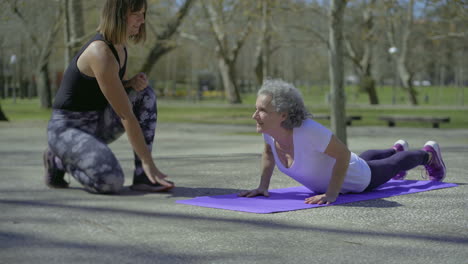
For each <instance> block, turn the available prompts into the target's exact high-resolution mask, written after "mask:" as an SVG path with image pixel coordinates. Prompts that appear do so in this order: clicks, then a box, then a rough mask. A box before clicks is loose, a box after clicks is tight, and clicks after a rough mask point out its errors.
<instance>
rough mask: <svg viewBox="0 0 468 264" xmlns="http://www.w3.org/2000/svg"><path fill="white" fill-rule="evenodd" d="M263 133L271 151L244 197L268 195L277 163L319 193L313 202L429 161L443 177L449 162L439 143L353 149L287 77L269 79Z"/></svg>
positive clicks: (260, 101) (258, 117) (261, 112)
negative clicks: (312, 109)
mask: <svg viewBox="0 0 468 264" xmlns="http://www.w3.org/2000/svg"><path fill="white" fill-rule="evenodd" d="M252 118H253V119H255V121H257V132H258V133H263V138H264V140H265V150H264V152H263V155H262V172H261V179H260V184H259V186H258V188H256V189H253V190H249V191H244V192H242V193H240V194H239V196H245V197H253V196H257V195H264V196H268V187H269V185H270V179H271V175H272V173H273V169H274V167H275V165H277V166H278V169H279V170H280V171H281V172H283V173H284V174H286V175H288V176H290V177H291V178H293V179H295V180H296V181H298V182H299V183H301V184H302V185H304V186H305V187H307V188H308V189H310V190H311V191H314V192H315V193H318V194H317V195H314V196H311V197H309V198H306V199H305V203H307V204H330V203H333V202H335V201H336V199H337V197H338V195H339V194H340V193H350V192H351V193H359V192H364V191H368V190H371V189H374V188H376V187H378V186H380V185H382V184H384V183H386V182H387V181H389V180H390V179H392V178H396V177H398V179H403V178H404V175H405V174H406V171H407V170H410V169H412V168H414V167H416V166H418V165H424V166H425V168H426V170H427V173H428V175H429V178H430V180H433V181H442V180H443V178H444V177H445V172H446V169H445V165H444V162H443V161H442V156H441V152H440V148H439V146H438V144H437V143H436V142H434V141H428V142H426V144H425V145H424V147H423V148H422V149H421V150H414V151H408V143H407V142H406V141H404V140H398V141H397V142H395V144H394V146H393V147H391V148H388V149H384V150H368V151H366V152H364V153H362V154H361V155H360V156H358V155H356V154H355V153H353V152H350V151H349V150H348V148H347V147H346V145H344V144H343V143H342V142H341V141H340V140H339V139H338V138H337V137H336V136H335V135H333V134H332V132H331V131H330V130H329V129H327V128H326V127H324V126H323V125H321V124H319V123H317V122H316V121H314V120H313V119H311V115H310V114H309V112H308V111H307V109H306V108H305V106H304V102H303V100H302V96H301V94H300V92H299V91H298V90H297V89H296V88H295V87H294V86H293V85H291V84H289V83H286V82H284V81H281V80H267V81H265V82H264V83H263V85H262V87H261V89H260V90H259V91H258V95H257V101H256V111H255V113H254V114H253V116H252Z"/></svg>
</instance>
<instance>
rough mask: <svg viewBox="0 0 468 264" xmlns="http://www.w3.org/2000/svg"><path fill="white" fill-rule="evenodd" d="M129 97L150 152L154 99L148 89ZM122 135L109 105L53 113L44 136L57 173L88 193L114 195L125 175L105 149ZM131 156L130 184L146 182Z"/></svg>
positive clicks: (118, 123) (136, 162)
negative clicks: (71, 179)
mask: <svg viewBox="0 0 468 264" xmlns="http://www.w3.org/2000/svg"><path fill="white" fill-rule="evenodd" d="M128 97H129V100H130V102H131V103H132V105H133V112H134V113H135V116H136V118H137V119H138V122H139V123H140V127H141V129H142V131H143V135H144V138H145V141H146V144H147V146H148V148H149V150H150V151H151V149H152V145H153V139H154V134H155V129H156V119H157V108H156V95H155V94H154V91H153V89H152V88H151V87H147V88H146V89H144V90H143V91H140V92H137V91H135V90H133V89H132V90H131V91H130V92H128ZM124 132H125V129H124V127H123V125H122V122H121V120H120V118H119V117H118V116H117V114H116V113H115V112H114V110H113V109H112V107H111V106H110V105H109V106H107V107H106V109H104V110H103V111H86V112H74V111H67V110H58V109H54V110H53V112H52V117H51V120H50V121H49V124H48V129H47V136H48V143H49V148H50V150H51V151H52V152H53V153H54V154H55V156H56V157H55V161H56V163H57V164H58V166H59V169H60V168H61V169H63V170H65V171H66V172H68V173H70V174H71V175H72V176H73V178H75V179H76V180H77V181H78V182H80V183H81V184H82V185H83V186H84V187H85V188H86V189H87V190H88V191H90V192H93V193H115V192H118V191H119V190H120V189H121V188H122V186H123V183H124V173H123V170H122V168H121V167H120V164H119V162H118V160H117V158H116V157H115V155H114V153H112V151H111V149H110V148H109V147H108V146H107V145H108V144H109V143H111V142H113V141H114V140H116V139H117V138H119V137H120V136H121V135H122V134H123V133H124ZM134 156H135V171H134V175H133V183H141V182H149V180H148V179H147V177H146V175H145V173H144V171H143V168H142V165H141V160H140V159H139V158H138V156H137V155H136V154H135V153H134Z"/></svg>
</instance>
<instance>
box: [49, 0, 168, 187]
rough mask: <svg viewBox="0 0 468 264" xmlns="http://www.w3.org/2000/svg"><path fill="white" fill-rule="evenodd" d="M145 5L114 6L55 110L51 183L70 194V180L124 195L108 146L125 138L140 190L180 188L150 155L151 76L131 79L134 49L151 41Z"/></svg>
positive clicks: (117, 0) (115, 0)
mask: <svg viewBox="0 0 468 264" xmlns="http://www.w3.org/2000/svg"><path fill="white" fill-rule="evenodd" d="M146 9H147V2H146V0H107V1H106V2H105V4H104V7H103V9H102V13H101V20H100V24H99V27H98V29H97V34H96V35H95V36H94V37H93V38H92V39H91V40H90V41H89V42H88V43H86V44H85V45H84V46H83V47H82V49H81V50H80V51H79V52H78V54H76V56H75V57H74V58H73V60H72V61H71V63H70V65H69V66H68V68H67V70H66V72H65V74H64V78H63V81H62V83H61V85H60V88H59V90H58V92H57V95H56V97H55V100H54V104H53V111H52V117H51V119H50V121H49V125H48V130H47V135H48V145H49V147H48V148H47V149H46V151H45V152H44V156H43V158H44V166H45V169H46V174H45V182H46V184H47V185H48V186H49V187H52V188H67V187H68V183H67V182H66V181H65V180H64V174H65V172H68V173H69V174H70V175H72V176H73V178H75V179H76V180H77V181H78V182H80V183H81V184H82V185H83V186H84V187H85V189H86V190H88V191H90V192H92V193H117V192H119V190H121V188H122V186H123V183H124V173H123V170H122V168H121V166H120V164H119V162H118V160H117V159H116V157H115V155H114V154H113V153H112V151H111V150H110V149H109V147H108V146H107V144H109V143H110V142H112V141H114V140H115V139H117V138H118V137H119V136H120V135H122V134H123V132H126V133H127V136H128V139H129V141H130V144H131V146H132V147H133V150H134V153H135V171H134V175H133V184H132V186H131V188H132V189H134V190H142V191H155V192H157V191H165V190H168V189H170V188H172V187H173V186H174V184H173V183H172V182H169V181H167V180H166V177H167V176H166V175H165V174H164V173H162V172H161V171H160V170H159V169H158V168H157V167H156V165H155V163H154V161H153V158H152V156H151V149H152V145H153V139H154V134H155V128H156V118H157V112H156V97H155V94H154V92H153V90H152V89H151V87H149V86H148V81H147V79H146V76H145V74H143V73H140V74H137V75H136V76H134V77H132V78H130V79H128V80H127V79H126V66H127V49H126V47H125V46H126V45H127V41H128V40H131V41H133V42H135V43H139V42H142V41H144V40H145V37H146V31H145V14H146Z"/></svg>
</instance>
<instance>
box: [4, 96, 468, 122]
mask: <svg viewBox="0 0 468 264" xmlns="http://www.w3.org/2000/svg"><path fill="white" fill-rule="evenodd" d="M361 96H362V95H361ZM304 98H305V102H306V104H307V106H308V108H309V110H310V111H311V112H312V114H329V112H330V111H329V106H327V104H326V102H325V100H323V97H322V98H321V99H320V100H319V99H317V98H316V97H314V98H312V96H310V95H307V94H305V93H304ZM0 105H1V107H2V109H3V111H4V113H5V114H6V115H7V117H8V118H9V119H10V120H11V121H35V120H42V121H46V120H48V119H49V117H50V113H51V110H50V109H40V107H39V100H38V99H17V100H16V103H14V102H13V101H12V100H11V99H4V100H0ZM254 109H255V95H254V94H248V95H245V96H244V97H243V104H240V105H229V104H227V103H226V102H224V101H222V100H220V99H209V100H201V101H197V102H194V101H189V100H186V99H179V100H169V99H160V100H159V101H158V111H159V113H158V121H159V122H188V123H205V124H240V125H253V124H254V121H253V120H252V119H251V116H252V114H253V112H254ZM346 111H347V115H360V116H362V120H359V121H354V122H353V124H352V125H353V126H386V122H385V121H380V120H378V116H380V115H392V114H398V115H418V116H419V115H421V116H448V117H450V119H451V120H450V123H442V124H440V127H441V128H468V107H466V106H465V107H461V106H460V107H454V106H445V107H444V106H436V107H430V106H427V105H421V106H417V107H414V106H408V105H388V104H386V105H377V106H371V105H368V104H364V103H359V104H358V103H356V104H350V105H348V106H347V110H346ZM318 121H319V122H320V123H322V124H324V125H326V126H329V124H330V122H329V121H328V120H318ZM396 125H397V126H399V127H400V126H401V127H428V128H430V127H432V125H431V124H429V123H416V122H400V123H397V124H396Z"/></svg>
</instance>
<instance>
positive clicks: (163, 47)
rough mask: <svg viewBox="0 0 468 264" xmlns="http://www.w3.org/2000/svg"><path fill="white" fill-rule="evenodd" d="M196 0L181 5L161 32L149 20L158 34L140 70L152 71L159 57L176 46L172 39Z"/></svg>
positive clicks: (189, 0)
mask: <svg viewBox="0 0 468 264" xmlns="http://www.w3.org/2000/svg"><path fill="white" fill-rule="evenodd" d="M194 1H195V0H186V1H185V2H184V4H183V5H181V6H180V8H179V10H178V11H177V12H176V14H175V15H174V16H173V17H172V18H171V19H170V20H169V22H168V23H166V24H165V26H166V27H165V28H164V29H163V30H162V33H160V34H158V33H156V31H155V30H154V29H153V28H152V27H151V24H150V23H148V22H147V24H148V25H149V26H148V27H149V28H150V29H152V31H153V33H154V34H155V35H156V43H155V44H154V46H153V47H152V48H151V50H150V52H149V54H148V56H147V57H146V60H145V62H144V63H143V66H142V67H141V68H140V70H139V72H148V73H149V72H151V69H152V68H153V66H154V65H155V64H156V62H157V61H158V60H159V58H161V56H163V55H164V54H166V53H168V52H169V51H171V50H173V49H174V48H175V47H176V45H175V43H174V42H171V41H170V40H171V39H172V37H173V36H174V34H175V33H176V32H177V29H178V28H179V26H180V25H181V24H182V21H183V20H184V18H185V17H186V16H187V15H188V13H189V11H190V7H191V6H192V4H193V3H194Z"/></svg>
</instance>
